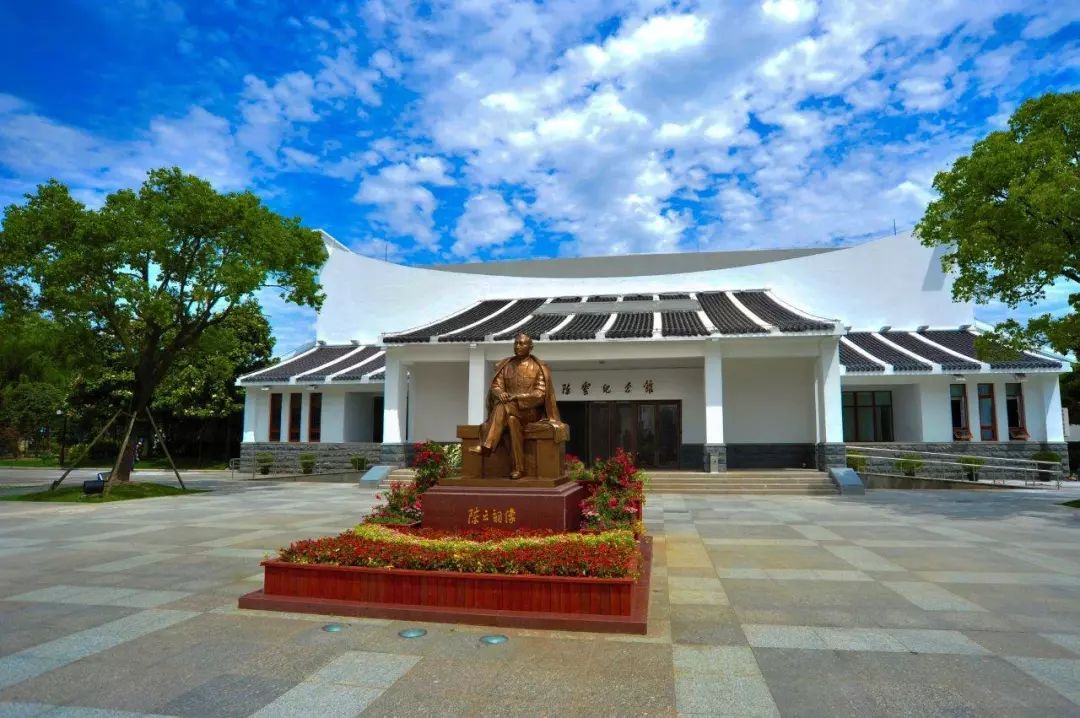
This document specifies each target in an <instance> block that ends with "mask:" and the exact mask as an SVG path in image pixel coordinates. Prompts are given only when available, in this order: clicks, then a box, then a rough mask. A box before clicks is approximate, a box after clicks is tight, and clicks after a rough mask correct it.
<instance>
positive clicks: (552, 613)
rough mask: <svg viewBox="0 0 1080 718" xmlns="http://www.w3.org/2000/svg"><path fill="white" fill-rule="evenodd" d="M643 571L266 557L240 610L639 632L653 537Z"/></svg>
mask: <svg viewBox="0 0 1080 718" xmlns="http://www.w3.org/2000/svg"><path fill="white" fill-rule="evenodd" d="M641 551H642V556H643V561H642V570H641V576H640V577H639V578H638V579H637V580H636V581H635V580H634V579H630V578H588V577H580V578H579V577H572V576H522V575H514V576H504V575H499V574H489V573H459V572H454V571H414V570H407V569H390V568H360V567H354V566H321V565H313V564H295V563H285V562H283V561H263V563H262V565H263V567H264V568H265V571H266V572H265V577H264V586H263V589H262V590H259V591H253V592H252V593H249V594H247V595H245V596H241V597H240V608H254V609H260V610H266V611H290V612H295V613H320V614H328V615H335V616H363V617H368V618H390V619H397V620H408V621H434V622H437V623H468V624H475V625H481V626H501V627H508V628H543V629H559V630H566V631H598V632H603V633H637V634H644V633H645V632H646V629H647V623H648V615H649V580H650V577H651V573H652V539H651V538H650V537H645V538H643V539H642V541H641Z"/></svg>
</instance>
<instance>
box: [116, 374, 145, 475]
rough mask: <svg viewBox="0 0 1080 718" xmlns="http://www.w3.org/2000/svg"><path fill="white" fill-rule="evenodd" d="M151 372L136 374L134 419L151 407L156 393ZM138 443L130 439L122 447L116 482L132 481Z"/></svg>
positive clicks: (133, 398) (133, 405)
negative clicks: (154, 392)
mask: <svg viewBox="0 0 1080 718" xmlns="http://www.w3.org/2000/svg"><path fill="white" fill-rule="evenodd" d="M150 376H151V374H150V373H149V372H146V373H144V372H136V374H135V391H134V396H133V397H132V400H131V416H132V418H133V419H135V418H137V417H139V416H142V415H143V414H145V412H146V411H147V409H148V407H149V406H150V396H151V394H152V393H153V391H154V382H153V380H152V379H151V378H150ZM135 448H136V441H135V437H134V436H132V437H130V441H128V442H127V444H126V445H122V446H121V451H122V456H121V457H120V461H119V466H118V468H117V470H116V476H114V477H113V480H115V481H130V480H131V469H132V468H133V465H134V458H135Z"/></svg>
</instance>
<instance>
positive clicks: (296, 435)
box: [289, 394, 304, 441]
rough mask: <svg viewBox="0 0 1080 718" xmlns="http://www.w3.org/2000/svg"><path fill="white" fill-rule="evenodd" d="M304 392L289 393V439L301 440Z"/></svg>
mask: <svg viewBox="0 0 1080 718" xmlns="http://www.w3.org/2000/svg"><path fill="white" fill-rule="evenodd" d="M303 398H304V395H303V394H289V441H300V401H301V399H303Z"/></svg>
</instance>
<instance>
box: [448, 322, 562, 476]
mask: <svg viewBox="0 0 1080 718" xmlns="http://www.w3.org/2000/svg"><path fill="white" fill-rule="evenodd" d="M532 348H533V340H532V338H530V337H529V336H528V335H526V334H518V335H517V337H515V339H514V356H512V357H509V358H507V359H504V360H502V361H501V362H499V364H498V365H497V366H496V367H495V376H494V378H493V379H492V380H491V390H490V391H489V393H488V418H487V421H485V422H484V423H483V424H481V425H479V426H476V425H463V426H459V427H458V430H457V435H458V438H460V439H461V440H462V448H463V452H462V465H461V475H462V478H463V479H506V478H510V479H513V480H517V479H522V478H525V479H532V480H539V481H557V480H559V479H561V478H562V477H563V455H564V452H565V445H566V442H567V440H568V439H569V438H570V427H568V426H567V425H566V424H564V423H563V422H562V421H561V420H560V419H559V407H558V405H557V404H556V403H555V388H554V385H553V384H552V383H551V371H550V369H548V367H547V365H546V364H544V363H543V362H542V361H540V360H539V359H537V358H536V357H535V356H533V355H532ZM507 444H509V446H507Z"/></svg>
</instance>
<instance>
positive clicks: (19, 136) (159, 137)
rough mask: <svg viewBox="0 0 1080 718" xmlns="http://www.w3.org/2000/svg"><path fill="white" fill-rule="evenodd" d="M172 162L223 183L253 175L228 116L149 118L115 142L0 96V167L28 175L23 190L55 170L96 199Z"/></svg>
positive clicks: (194, 112) (237, 184)
mask: <svg viewBox="0 0 1080 718" xmlns="http://www.w3.org/2000/svg"><path fill="white" fill-rule="evenodd" d="M173 165H176V166H179V167H180V168H181V169H183V170H184V171H185V172H189V173H192V174H196V175H198V176H200V177H203V178H205V179H207V180H209V181H210V182H211V183H212V184H214V185H215V186H216V187H217V188H218V189H223V190H227V189H238V188H241V187H243V186H245V185H246V184H247V183H248V182H249V181H250V178H251V169H250V166H249V164H248V162H247V160H246V159H245V158H244V156H243V153H242V151H241V150H240V148H238V147H237V145H236V142H235V140H234V138H233V136H232V133H231V131H230V127H229V123H228V122H227V121H226V120H225V119H223V118H221V117H218V116H216V115H214V114H211V113H210V112H207V111H206V110H204V109H202V108H201V107H193V108H191V109H190V110H189V111H188V112H187V114H185V115H183V116H181V117H165V116H159V117H155V118H153V119H152V120H151V121H150V124H149V127H148V128H147V129H146V130H144V131H143V132H141V133H139V136H137V137H136V138H134V139H132V140H129V141H126V142H116V141H113V140H111V139H108V138H105V137H101V136H99V135H97V134H94V133H92V132H89V131H87V130H84V129H81V128H78V127H72V126H70V125H65V124H62V123H59V122H57V121H55V120H51V119H49V118H47V117H43V116H42V115H40V114H37V113H36V112H35V111H34V110H33V108H32V107H31V106H30V105H28V104H26V103H23V102H21V101H14V100H11V99H8V100H6V101H3V102H0V166H3V167H5V168H7V169H8V171H10V172H12V173H13V174H15V175H16V176H18V177H24V178H27V181H26V182H24V183H23V187H24V191H29V190H30V189H31V187H32V185H33V184H36V183H40V182H44V181H45V180H46V179H48V178H50V177H55V178H57V179H60V180H61V181H63V182H65V183H66V184H67V185H68V186H69V187H70V188H71V189H72V192H73V194H74V195H75V196H76V197H78V198H79V199H81V200H82V201H84V202H87V203H89V204H91V205H97V204H100V202H101V201H102V200H103V199H104V196H105V195H106V194H108V193H109V192H112V191H114V190H116V189H119V188H121V187H134V186H137V185H139V184H140V183H141V182H142V181H143V180H144V179H145V178H146V172H147V171H148V170H150V169H153V168H157V167H166V166H173Z"/></svg>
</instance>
